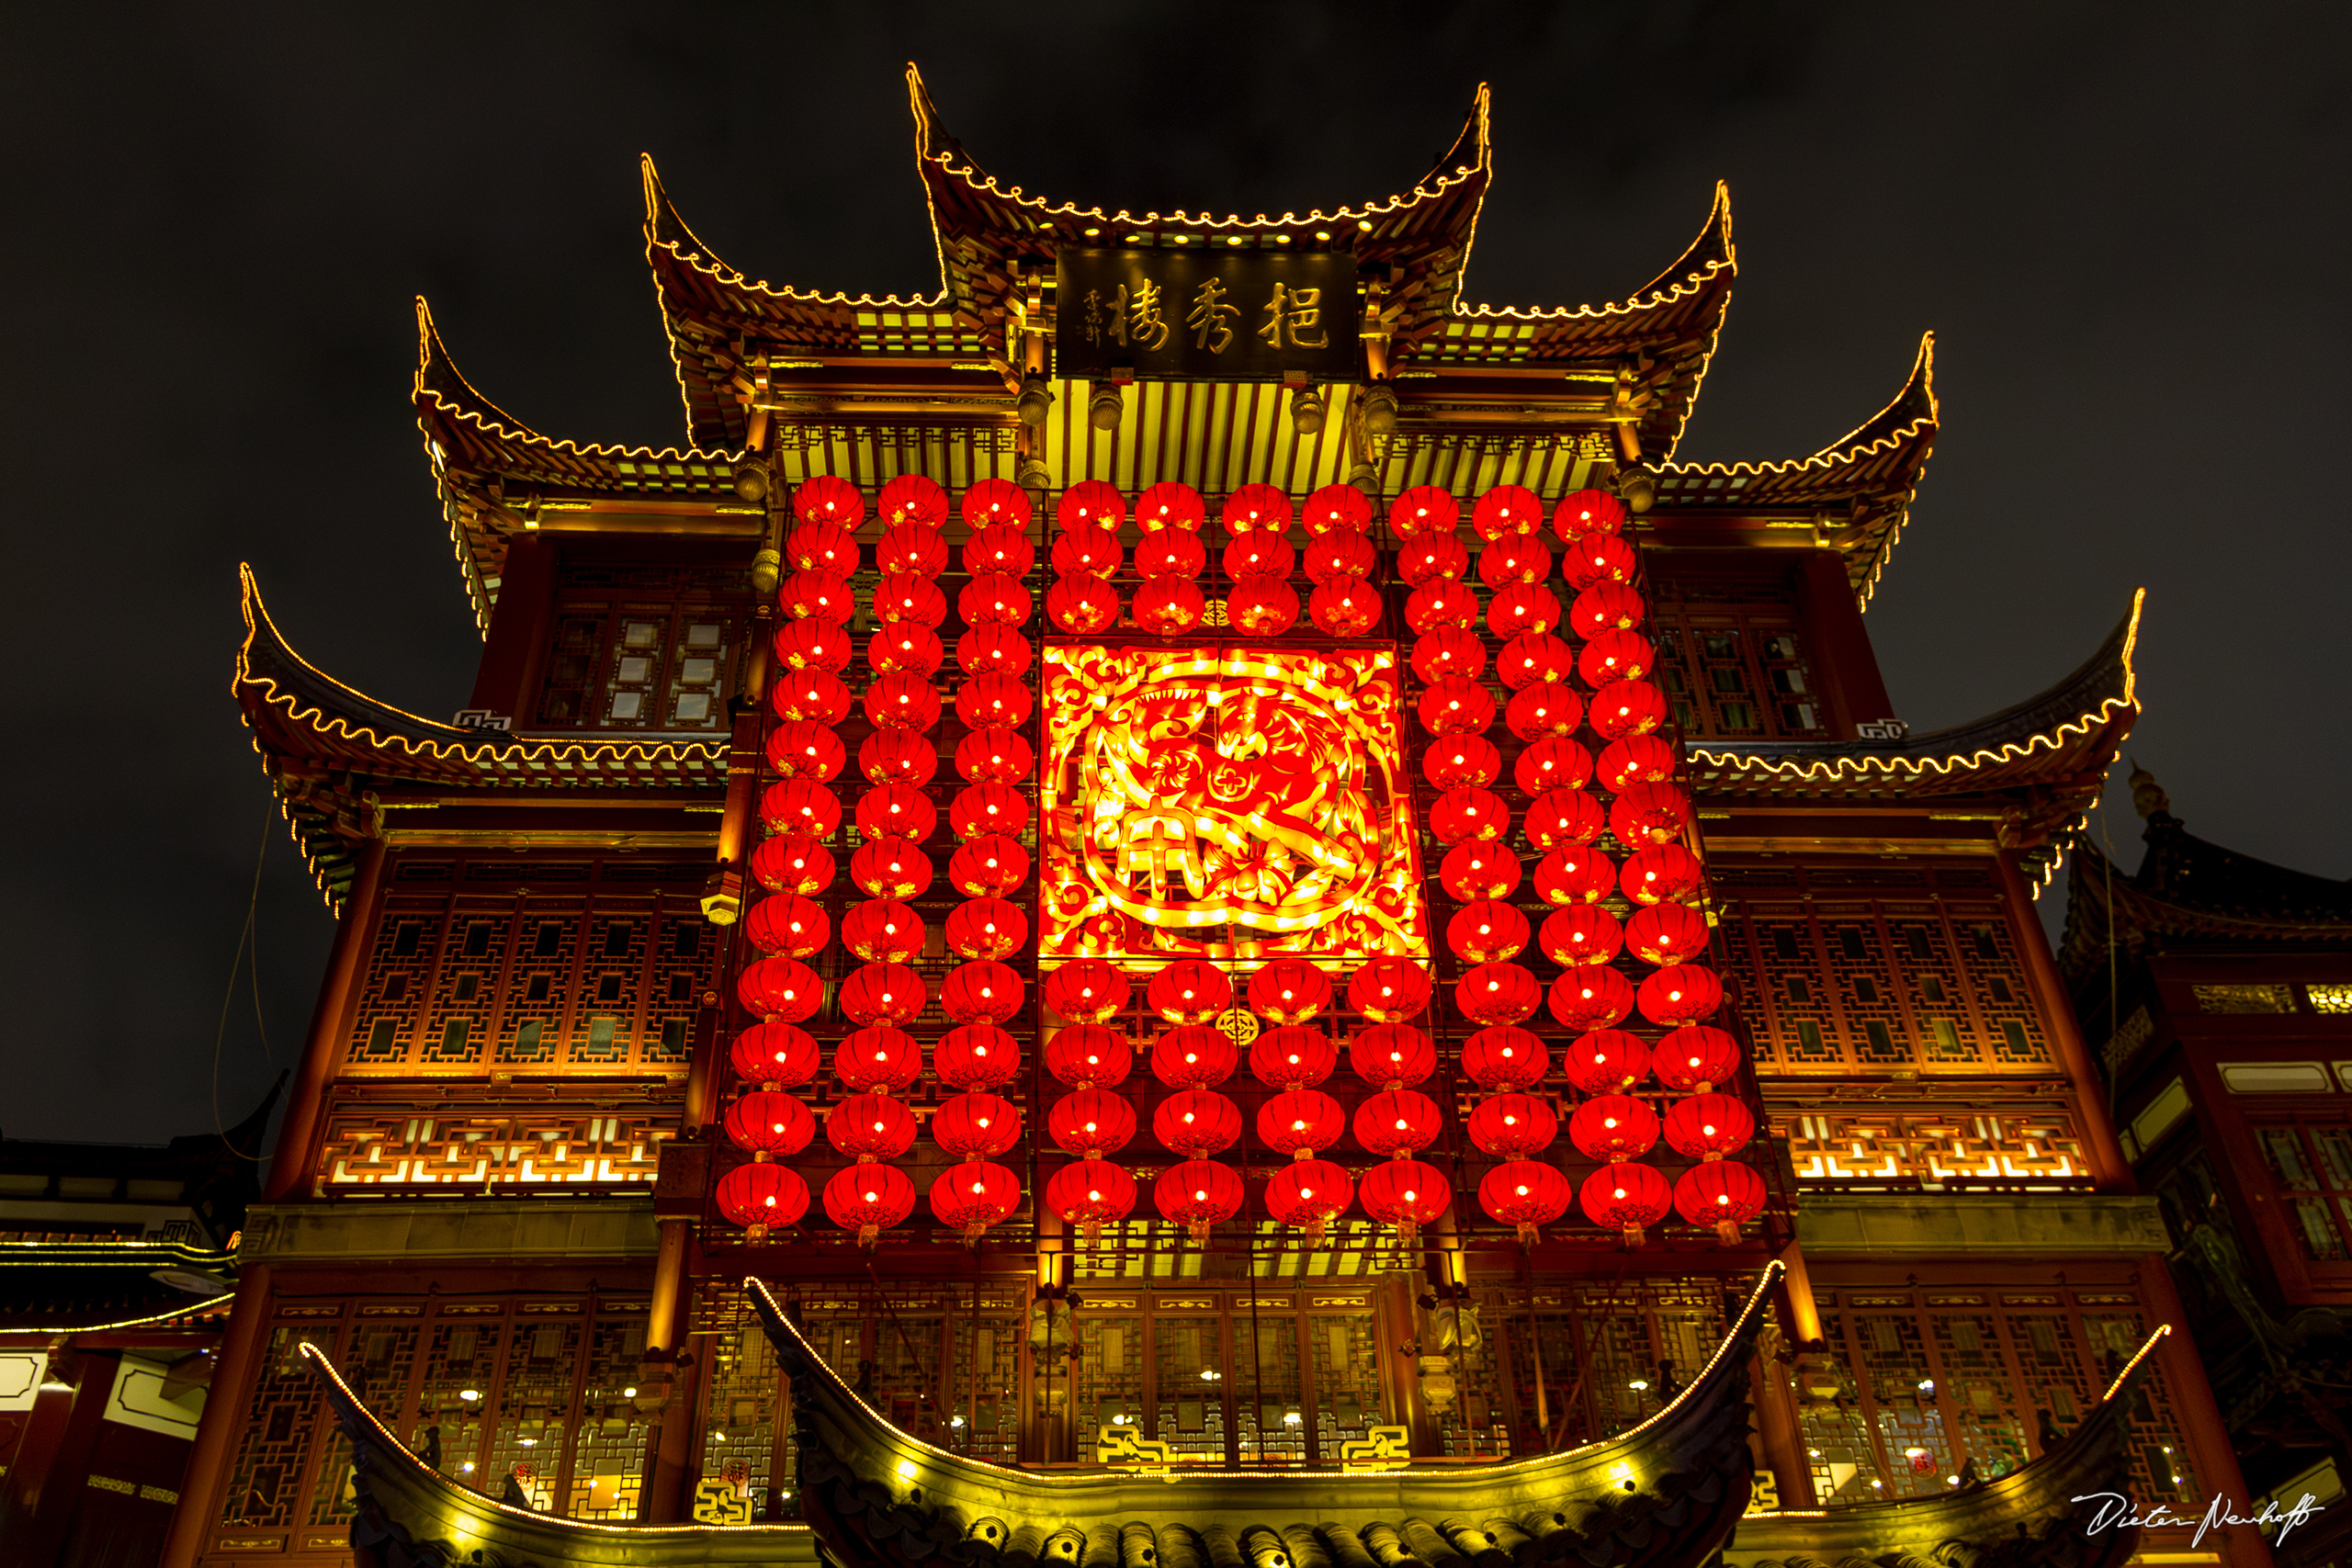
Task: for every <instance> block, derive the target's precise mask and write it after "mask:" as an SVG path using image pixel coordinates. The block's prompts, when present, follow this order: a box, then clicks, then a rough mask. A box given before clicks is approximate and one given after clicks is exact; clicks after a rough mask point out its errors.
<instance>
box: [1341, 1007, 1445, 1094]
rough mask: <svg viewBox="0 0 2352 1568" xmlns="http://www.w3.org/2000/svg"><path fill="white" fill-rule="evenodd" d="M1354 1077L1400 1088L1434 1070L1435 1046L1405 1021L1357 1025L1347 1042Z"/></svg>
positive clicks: (1388, 1087) (1382, 1086)
mask: <svg viewBox="0 0 2352 1568" xmlns="http://www.w3.org/2000/svg"><path fill="white" fill-rule="evenodd" d="M1348 1061H1349V1065H1350V1066H1352V1067H1354V1068H1355V1072H1356V1077H1360V1078H1362V1079H1363V1081H1364V1082H1366V1083H1368V1084H1372V1085H1374V1087H1376V1088H1379V1089H1402V1088H1404V1087H1405V1086H1406V1085H1408V1084H1417V1083H1419V1082H1420V1081H1421V1080H1422V1079H1424V1078H1426V1077H1429V1076H1430V1074H1431V1073H1433V1072H1435V1071H1437V1047H1436V1046H1434V1045H1432V1044H1431V1043H1430V1037H1429V1036H1428V1035H1426V1034H1424V1033H1422V1032H1420V1031H1419V1030H1418V1029H1415V1028H1414V1027H1413V1026H1412V1025H1411V1024H1409V1023H1380V1024H1374V1026H1373V1027H1372V1028H1370V1029H1360V1030H1358V1031H1357V1032H1356V1035H1355V1038H1354V1039H1353V1040H1351V1041H1350V1042H1349V1043H1348Z"/></svg>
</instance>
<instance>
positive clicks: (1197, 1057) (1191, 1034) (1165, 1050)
mask: <svg viewBox="0 0 2352 1568" xmlns="http://www.w3.org/2000/svg"><path fill="white" fill-rule="evenodd" d="M1240 1056H1241V1051H1240V1047H1239V1046H1238V1045H1236V1044H1234V1043H1233V1040H1232V1038H1231V1037H1230V1036H1229V1035H1227V1033H1226V1032H1224V1031H1223V1030H1220V1029H1212V1028H1210V1027H1209V1026H1208V1025H1207V1024H1204V1023H1188V1024H1184V1025H1182V1026H1180V1027H1178V1028H1175V1029H1170V1030H1166V1031H1164V1032H1162V1033H1161V1034H1160V1036H1159V1040H1158V1041H1157V1042H1155V1043H1153V1045H1152V1048H1151V1073H1152V1077H1156V1078H1158V1079H1159V1081H1160V1082H1161V1083H1164V1084H1166V1085H1168V1087H1169V1088H1170V1089H1211V1088H1214V1087H1216V1085H1218V1084H1221V1083H1223V1082H1224V1081H1225V1080H1226V1079H1227V1078H1229V1077H1232V1076H1233V1069H1234V1066H1235V1065H1236V1064H1237V1063H1238V1062H1239V1060H1240Z"/></svg>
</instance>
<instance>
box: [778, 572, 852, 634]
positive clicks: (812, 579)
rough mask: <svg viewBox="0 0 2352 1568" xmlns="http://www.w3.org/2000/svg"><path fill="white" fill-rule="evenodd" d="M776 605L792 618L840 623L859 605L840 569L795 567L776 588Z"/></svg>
mask: <svg viewBox="0 0 2352 1568" xmlns="http://www.w3.org/2000/svg"><path fill="white" fill-rule="evenodd" d="M776 605H777V607H778V608H779V609H781V610H782V611H783V612H784V613H785V614H786V615H788V616H790V617H791V618H792V619H794V620H796V621H798V620H816V621H831V622H833V623H835V624H836V625H838V624H839V623H841V622H842V621H846V620H848V619H849V618H850V616H851V615H852V614H854V612H855V611H856V609H857V604H856V601H855V600H854V598H853V597H852V596H851V593H850V591H849V579H847V578H846V577H843V576H842V574H841V573H840V572H838V571H796V572H794V573H793V574H792V575H791V576H790V577H787V578H786V579H785V580H784V586H783V587H782V588H780V589H778V590H777V591H776Z"/></svg>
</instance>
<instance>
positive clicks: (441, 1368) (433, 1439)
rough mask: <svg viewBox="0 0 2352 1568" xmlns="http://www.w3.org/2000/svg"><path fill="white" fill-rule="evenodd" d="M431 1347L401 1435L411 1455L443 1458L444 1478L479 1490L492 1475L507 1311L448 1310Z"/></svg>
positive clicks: (469, 1305) (497, 1308)
mask: <svg viewBox="0 0 2352 1568" xmlns="http://www.w3.org/2000/svg"><path fill="white" fill-rule="evenodd" d="M425 1344H426V1348H425V1356H424V1373H423V1375H422V1376H421V1377H420V1378H419V1379H418V1380H417V1385H416V1393H415V1395H414V1397H413V1400H412V1401H411V1403H410V1407H409V1408H410V1415H409V1421H408V1426H407V1427H406V1429H405V1430H402V1431H401V1435H402V1437H403V1438H405V1440H406V1441H407V1443H408V1446H409V1450H410V1451H411V1452H413V1453H418V1454H424V1455H426V1456H428V1457H430V1456H432V1455H435V1454H437V1455H438V1456H439V1469H440V1472H441V1473H442V1474H444V1475H446V1476H447V1477H449V1478H450V1479H451V1480H452V1481H458V1482H462V1483H465V1484H466V1485H468V1486H472V1487H475V1488H477V1489H479V1488H480V1487H481V1485H482V1483H483V1479H484V1477H485V1476H486V1475H487V1474H488V1472H486V1471H485V1470H484V1469H483V1468H482V1467H483V1465H484V1464H485V1463H487V1462H488V1456H487V1455H486V1454H485V1453H484V1451H483V1449H482V1429H483V1425H484V1420H485V1416H486V1415H487V1413H488V1411H489V1410H490V1409H491V1408H492V1407H491V1405H490V1404H488V1403H487V1401H488V1398H489V1393H490V1391H491V1390H492V1389H494V1388H496V1387H497V1386H498V1383H499V1375H500V1372H501V1371H502V1370H503V1365H504V1360H505V1353H506V1309H505V1308H504V1307H503V1306H491V1305H481V1304H475V1303H458V1304H457V1305H454V1306H449V1307H444V1308H443V1309H442V1310H441V1312H440V1313H439V1314H437V1316H436V1318H435V1322H434V1323H433V1325H432V1327H431V1333H430V1337H428V1338H427V1340H426V1342H425ZM394 1429H395V1430H401V1428H398V1427H396V1428H394ZM492 1490H496V1488H492Z"/></svg>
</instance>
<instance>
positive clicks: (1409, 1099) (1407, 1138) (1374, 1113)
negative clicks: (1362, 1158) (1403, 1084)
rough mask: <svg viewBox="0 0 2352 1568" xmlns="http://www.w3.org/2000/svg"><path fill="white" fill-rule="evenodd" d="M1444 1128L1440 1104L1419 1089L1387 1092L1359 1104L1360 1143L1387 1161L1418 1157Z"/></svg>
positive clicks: (1356, 1121)
mask: <svg viewBox="0 0 2352 1568" xmlns="http://www.w3.org/2000/svg"><path fill="white" fill-rule="evenodd" d="M1443 1125H1444V1122H1443V1118H1442V1115H1441V1113H1440V1112H1439V1111H1438V1108H1437V1101H1436V1100H1431V1099H1430V1097H1429V1096H1428V1095H1426V1094H1423V1093H1421V1092H1420V1091H1419V1089H1386V1090H1384V1091H1382V1092H1381V1093H1379V1094H1368V1095H1366V1096H1364V1097H1363V1100H1361V1101H1359V1102H1358V1103H1357V1105H1356V1114H1355V1134H1356V1142H1357V1143H1359V1144H1362V1145H1363V1146H1364V1147H1365V1148H1367V1149H1369V1150H1371V1151H1372V1152H1373V1153H1374V1154H1376V1155H1378V1156H1381V1157H1382V1158H1383V1159H1390V1158H1394V1157H1396V1156H1399V1155H1409V1154H1418V1153H1419V1151H1421V1150H1422V1149H1425V1148H1427V1147H1429V1146H1430V1145H1431V1144H1432V1143H1434V1142H1436V1141H1437V1134H1438V1130H1439V1129H1440V1128H1441V1127H1442V1126H1443Z"/></svg>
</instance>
